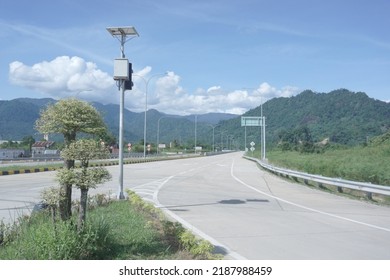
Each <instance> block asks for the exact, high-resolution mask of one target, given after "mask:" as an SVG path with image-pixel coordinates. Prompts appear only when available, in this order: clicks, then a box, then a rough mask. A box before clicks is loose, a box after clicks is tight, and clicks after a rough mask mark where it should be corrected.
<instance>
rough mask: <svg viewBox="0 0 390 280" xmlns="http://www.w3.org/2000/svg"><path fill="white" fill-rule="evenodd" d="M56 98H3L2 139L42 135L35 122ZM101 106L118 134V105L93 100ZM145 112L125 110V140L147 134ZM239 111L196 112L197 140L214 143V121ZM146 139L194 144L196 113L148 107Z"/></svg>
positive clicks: (0, 111)
mask: <svg viewBox="0 0 390 280" xmlns="http://www.w3.org/2000/svg"><path fill="white" fill-rule="evenodd" d="M55 102H56V101H55V100H54V99H50V98H44V99H34V98H18V99H14V100H9V101H6V100H0V140H13V141H15V140H20V139H22V138H23V137H25V136H29V135H32V136H33V137H34V138H36V139H37V140H39V139H40V138H42V135H39V134H38V133H37V131H35V130H34V123H35V121H36V120H37V119H38V118H39V113H40V110H41V109H43V108H45V107H46V106H47V105H48V104H50V103H55ZM92 105H93V106H94V107H95V108H96V109H97V110H99V111H100V112H101V114H102V116H103V118H104V120H105V122H106V124H107V127H108V128H109V130H110V131H111V133H112V135H114V137H117V135H118V134H119V105H113V104H108V105H103V104H101V103H93V104H92ZM144 117H145V114H144V112H142V113H135V112H131V111H129V110H126V109H125V110H124V140H125V142H132V143H139V142H141V141H143V138H144ZM232 117H236V115H231V114H220V113H213V114H204V115H198V116H197V118H196V119H197V122H196V132H197V133H196V134H197V144H199V145H200V144H202V145H209V146H211V145H212V125H214V124H215V123H218V122H219V121H220V120H226V119H229V118H232ZM146 121H147V126H146V127H147V131H146V132H147V133H146V142H147V143H153V144H155V143H157V132H159V133H158V137H159V142H160V143H166V144H169V143H170V142H173V141H175V142H176V143H178V144H183V145H190V146H191V145H194V142H195V116H193V115H189V116H177V115H168V114H164V113H161V112H158V111H157V110H153V109H151V110H148V112H147V114H146ZM50 137H52V138H53V137H54V139H55V140H61V139H62V138H61V137H59V136H55V135H52V136H50Z"/></svg>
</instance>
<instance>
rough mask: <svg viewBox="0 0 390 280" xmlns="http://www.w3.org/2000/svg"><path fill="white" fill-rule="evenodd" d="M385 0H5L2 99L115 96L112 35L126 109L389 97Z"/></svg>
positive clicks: (389, 21) (189, 109) (229, 107)
mask: <svg viewBox="0 0 390 280" xmlns="http://www.w3.org/2000/svg"><path fill="white" fill-rule="evenodd" d="M389 12H390V2H389V1H388V0H366V1H364V0H327V1H323V0H294V1H287V0H284V1H282V0H267V1H265V0H237V1H233V0H224V1H223V0H206V1H205V0H197V1H194V0H117V1H115V0H94V1H92V0H66V1H65V0H64V1H55V0H35V1H31V0H2V1H1V2H0V40H1V48H0V57H1V60H0V61H1V64H0V99H2V100H10V99H14V98H18V97H34V98H43V97H52V98H56V99H59V98H64V97H68V96H77V97H79V98H83V99H86V100H90V101H99V102H103V103H119V93H118V89H117V87H116V86H115V83H114V81H113V79H112V74H113V60H114V58H117V57H119V56H120V50H119V42H118V41H117V40H116V39H115V38H113V37H112V36H111V35H110V34H109V33H108V32H107V31H106V27H109V26H134V27H135V28H136V29H137V31H138V33H139V34H140V37H137V38H134V39H132V40H130V41H128V42H127V43H126V45H125V53H126V57H127V58H129V60H130V61H131V62H132V63H133V69H134V72H135V74H136V76H134V80H135V87H134V89H133V90H132V91H130V92H126V107H127V108H128V109H130V110H132V111H143V110H144V108H145V107H144V106H145V89H146V86H145V85H146V83H145V81H149V83H148V108H155V109H157V110H159V111H161V112H165V113H173V114H192V113H207V112H226V113H237V114H242V113H244V112H245V111H247V110H249V109H251V108H254V107H257V106H259V105H260V103H261V102H264V101H266V100H269V99H270V98H274V97H280V96H285V97H287V96H292V95H295V94H298V93H299V92H301V91H303V90H305V89H311V90H313V91H316V92H329V91H332V90H335V89H339V88H347V89H349V90H351V91H355V92H357V91H363V92H365V93H367V95H368V96H370V97H372V98H375V99H379V100H383V101H390V33H389V30H390V17H389Z"/></svg>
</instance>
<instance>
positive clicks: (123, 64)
mask: <svg viewBox="0 0 390 280" xmlns="http://www.w3.org/2000/svg"><path fill="white" fill-rule="evenodd" d="M129 74H130V71H129V60H128V59H127V58H116V59H115V60H114V80H128V79H129Z"/></svg>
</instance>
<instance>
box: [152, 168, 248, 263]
mask: <svg viewBox="0 0 390 280" xmlns="http://www.w3.org/2000/svg"><path fill="white" fill-rule="evenodd" d="M175 177H176V175H172V176H170V177H167V178H166V179H165V180H164V181H163V182H161V183H160V184H159V186H158V187H157V188H156V190H155V192H154V194H153V203H154V204H155V205H156V207H157V208H160V209H161V210H162V211H164V212H165V213H166V214H167V215H169V216H171V217H172V218H173V219H174V220H176V221H178V222H179V223H181V224H182V225H183V226H184V227H185V228H187V229H189V230H191V231H192V232H194V233H195V234H196V235H198V236H200V237H201V238H203V239H205V240H208V241H209V242H211V243H212V244H213V245H214V246H216V247H220V248H222V249H223V250H224V251H225V252H226V256H229V257H230V258H232V259H235V260H247V258H245V257H243V256H241V255H240V254H238V253H236V252H233V251H232V250H231V249H230V248H228V247H227V246H225V245H224V244H221V243H220V242H218V241H217V240H216V239H214V238H213V237H211V236H209V235H207V234H206V233H204V232H203V231H201V230H200V229H198V228H196V227H195V226H194V225H192V224H190V223H189V222H187V221H186V220H184V219H182V218H181V217H179V216H178V215H176V214H175V213H173V212H172V211H170V210H169V209H167V208H166V206H165V205H163V204H161V203H160V201H159V200H158V193H159V191H160V190H161V188H162V187H163V186H164V185H165V184H166V183H168V182H169V181H170V180H171V179H173V178H175Z"/></svg>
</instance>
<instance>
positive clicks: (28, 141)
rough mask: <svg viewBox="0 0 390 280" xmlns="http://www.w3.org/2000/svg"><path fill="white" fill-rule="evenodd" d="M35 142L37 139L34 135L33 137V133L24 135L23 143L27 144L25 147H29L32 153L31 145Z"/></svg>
mask: <svg viewBox="0 0 390 280" xmlns="http://www.w3.org/2000/svg"><path fill="white" fill-rule="evenodd" d="M34 143H35V139H34V137H32V136H31V135H30V136H25V137H23V139H22V143H21V144H22V145H23V146H25V147H28V150H29V152H30V153H31V147H32V145H33V144H34Z"/></svg>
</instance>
